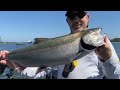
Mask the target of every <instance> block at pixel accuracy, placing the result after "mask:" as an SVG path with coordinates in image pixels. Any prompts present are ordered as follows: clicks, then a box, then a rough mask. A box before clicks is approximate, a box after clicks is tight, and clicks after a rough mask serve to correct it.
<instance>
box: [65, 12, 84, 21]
mask: <svg viewBox="0 0 120 90" xmlns="http://www.w3.org/2000/svg"><path fill="white" fill-rule="evenodd" d="M85 15H86V13H85V12H82V13H69V14H67V17H69V18H70V19H74V18H75V17H76V16H78V17H79V18H81V19H82V18H83V17H84V16H85Z"/></svg>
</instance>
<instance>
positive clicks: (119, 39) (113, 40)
mask: <svg viewBox="0 0 120 90" xmlns="http://www.w3.org/2000/svg"><path fill="white" fill-rule="evenodd" d="M110 41H111V42H120V38H113V39H110Z"/></svg>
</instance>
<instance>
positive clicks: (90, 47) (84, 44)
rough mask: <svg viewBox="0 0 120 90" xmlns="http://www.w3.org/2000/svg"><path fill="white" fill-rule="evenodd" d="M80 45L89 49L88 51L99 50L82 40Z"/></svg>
mask: <svg viewBox="0 0 120 90" xmlns="http://www.w3.org/2000/svg"><path fill="white" fill-rule="evenodd" d="M80 43H81V46H82V48H84V49H87V50H93V49H95V48H97V47H95V46H92V45H89V44H86V43H84V41H83V39H82V38H81V40H80Z"/></svg>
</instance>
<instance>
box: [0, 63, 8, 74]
mask: <svg viewBox="0 0 120 90" xmlns="http://www.w3.org/2000/svg"><path fill="white" fill-rule="evenodd" d="M6 67H7V66H6V65H2V64H0V75H1V74H2V73H3V72H4V70H5V68H6Z"/></svg>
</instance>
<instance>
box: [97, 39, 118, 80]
mask: <svg viewBox="0 0 120 90" xmlns="http://www.w3.org/2000/svg"><path fill="white" fill-rule="evenodd" d="M97 54H98V56H99V58H100V61H101V63H102V66H103V69H104V71H105V73H106V75H105V76H106V77H107V78H108V79H120V61H119V58H118V56H117V53H116V51H115V49H114V47H113V45H112V44H111V42H110V41H109V40H108V38H107V37H105V45H104V46H103V47H100V48H99V50H98V51H97Z"/></svg>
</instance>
